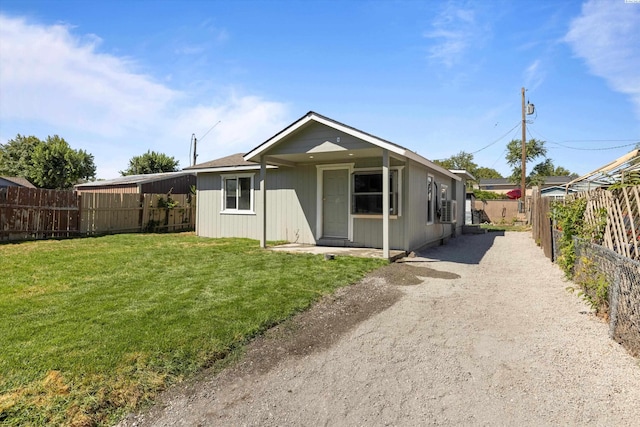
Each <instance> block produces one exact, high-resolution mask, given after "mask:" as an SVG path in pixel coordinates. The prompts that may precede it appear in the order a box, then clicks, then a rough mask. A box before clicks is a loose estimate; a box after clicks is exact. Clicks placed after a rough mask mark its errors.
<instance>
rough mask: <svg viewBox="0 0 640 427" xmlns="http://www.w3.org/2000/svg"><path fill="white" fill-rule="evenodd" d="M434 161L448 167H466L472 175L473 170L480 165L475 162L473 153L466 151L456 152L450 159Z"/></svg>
mask: <svg viewBox="0 0 640 427" xmlns="http://www.w3.org/2000/svg"><path fill="white" fill-rule="evenodd" d="M434 163H436V164H438V165H440V166H442V167H443V168H446V169H464V170H466V171H467V172H469V173H471V174H472V175H473V171H474V170H476V168H477V167H478V165H477V164H475V163H474V162H473V154H471V153H467V152H465V151H461V152H459V153H458V154H454V155H453V156H451V157H449V158H448V159H444V160H436V161H435V162H434Z"/></svg>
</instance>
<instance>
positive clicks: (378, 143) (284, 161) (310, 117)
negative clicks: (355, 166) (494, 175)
mask: <svg viewBox="0 0 640 427" xmlns="http://www.w3.org/2000/svg"><path fill="white" fill-rule="evenodd" d="M312 122H315V123H320V124H323V125H325V126H328V127H331V128H333V129H336V130H338V131H340V132H343V133H345V134H347V135H351V136H353V137H354V138H358V139H359V140H361V141H364V142H367V143H369V144H371V148H370V149H364V150H355V151H356V153H350V154H349V155H353V154H357V155H358V156H359V157H363V156H372V155H378V154H379V153H380V151H379V150H380V149H383V150H388V151H389V153H390V155H391V156H393V157H396V158H397V157H400V158H402V159H409V160H413V161H415V162H416V163H419V164H421V165H424V166H426V167H428V168H430V169H432V170H435V171H437V172H440V173H442V174H444V175H446V176H448V177H450V178H452V179H455V180H456V181H461V180H462V179H461V178H460V176H458V175H456V174H454V173H452V172H451V171H449V170H447V169H445V168H443V167H442V166H439V165H437V164H436V163H434V162H432V161H430V160H428V159H426V158H424V157H422V156H420V155H419V154H418V153H416V152H414V151H411V150H409V149H407V148H405V147H402V146H400V145H398V144H395V143H393V142H390V141H387V140H384V139H382V138H378V137H377V136H374V135H371V134H369V133H366V132H363V131H361V130H359V129H356V128H354V127H351V126H348V125H345V124H343V123H340V122H337V121H335V120H333V119H330V118H328V117H325V116H322V115H320V114H318V113H315V112H313V111H309V112H308V113H307V114H305V115H304V116H302V117H301V118H300V119H298V120H296V121H295V122H293V123H292V124H291V125H289V126H288V127H286V128H285V129H283V130H282V131H280V132H278V133H277V134H275V135H274V136H272V137H271V138H269V139H268V140H266V141H265V142H263V143H262V144H260V145H259V146H257V147H256V148H254V149H253V150H251V151H250V152H249V153H247V154H245V156H244V160H245V161H247V162H255V163H258V162H260V158H261V157H262V156H266V160H267V163H269V164H281V165H285V166H294V165H295V163H296V161H295V160H296V159H300V158H302V157H301V156H300V155H298V156H291V155H289V158H287V156H282V155H280V156H269V151H270V150H271V149H272V148H274V147H275V146H276V145H278V144H279V143H281V142H282V141H284V140H286V139H287V137H288V136H289V135H291V134H293V133H294V132H295V131H297V130H299V129H301V128H303V127H305V126H306V125H308V124H309V123H312ZM334 153H340V151H335V152H334ZM300 154H308V153H300ZM309 157H310V158H311V157H313V156H309ZM292 159H293V161H292ZM307 161H309V160H307Z"/></svg>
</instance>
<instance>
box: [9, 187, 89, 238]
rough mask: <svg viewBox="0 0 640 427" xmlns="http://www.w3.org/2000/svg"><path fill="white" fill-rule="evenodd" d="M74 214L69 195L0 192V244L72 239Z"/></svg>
mask: <svg viewBox="0 0 640 427" xmlns="http://www.w3.org/2000/svg"><path fill="white" fill-rule="evenodd" d="M78 212H79V205H78V198H77V197H76V195H75V194H74V193H73V192H72V191H57V190H42V189H38V188H22V187H7V188H0V240H25V239H46V238H49V237H71V236H75V235H77V234H78V232H79V224H80V223H79V218H78Z"/></svg>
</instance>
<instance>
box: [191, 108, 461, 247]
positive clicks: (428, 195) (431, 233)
mask: <svg viewBox="0 0 640 427" xmlns="http://www.w3.org/2000/svg"><path fill="white" fill-rule="evenodd" d="M185 170H190V171H193V172H195V173H196V174H197V200H198V202H197V214H196V234H197V235H199V236H205V237H247V238H252V239H258V240H260V244H261V245H262V246H263V247H265V246H266V241H267V240H271V241H275V240H284V241H288V242H297V243H302V244H310V245H323V246H348V247H368V248H380V249H382V250H383V254H384V256H385V257H387V258H388V256H389V250H390V249H394V250H404V251H412V250H415V249H418V248H420V247H423V246H426V245H430V244H436V243H443V242H445V241H446V240H447V239H448V238H449V237H451V236H455V235H456V234H458V233H461V231H462V225H463V224H464V202H465V180H466V179H468V178H469V177H471V176H470V175H469V174H468V173H467V172H466V171H456V173H454V172H452V171H449V170H447V169H444V168H442V167H441V166H438V165H436V164H435V163H433V162H431V161H429V160H427V159H426V158H424V157H422V156H420V155H418V154H417V153H415V152H413V151H410V150H408V149H406V148H404V147H402V146H400V145H397V144H395V143H392V142H389V141H386V140H384V139H381V138H378V137H376V136H374V135H371V134H368V133H365V132H363V131H361V130H358V129H355V128H353V127H351V126H348V125H345V124H343V123H340V122H337V121H335V120H333V119H330V118H328V117H325V116H322V115H320V114H317V113H315V112H313V111H311V112H309V113H307V114H305V115H304V116H303V117H301V118H300V119H298V120H296V121H295V122H294V123H292V124H291V125H289V126H287V127H286V128H285V129H283V130H282V131H280V132H278V133H277V134H276V135H274V136H272V137H271V138H269V139H267V140H266V141H265V142H263V143H262V144H260V145H259V146H257V147H256V148H254V149H253V150H251V151H250V152H249V153H246V154H245V155H240V154H235V155H232V156H228V157H224V158H222V159H217V160H213V161H210V162H205V163H201V164H197V165H194V166H191V167H188V168H185ZM471 178H472V177H471ZM457 206H460V209H457Z"/></svg>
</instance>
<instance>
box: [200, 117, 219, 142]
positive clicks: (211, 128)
mask: <svg viewBox="0 0 640 427" xmlns="http://www.w3.org/2000/svg"><path fill="white" fill-rule="evenodd" d="M221 121H222V120H218V121H217V122H216V124H215V125H213V126H211V127H210V128H209V130H208V131H206V132H205V133H204V135H202V136H201V137H200V139H199V141H200V142H202V140H203V139H204V137H205V136H207V135H208V134H209V132H211V131H212V130H213V128H214V127H216V126H218V125H219V124H220V122H221Z"/></svg>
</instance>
